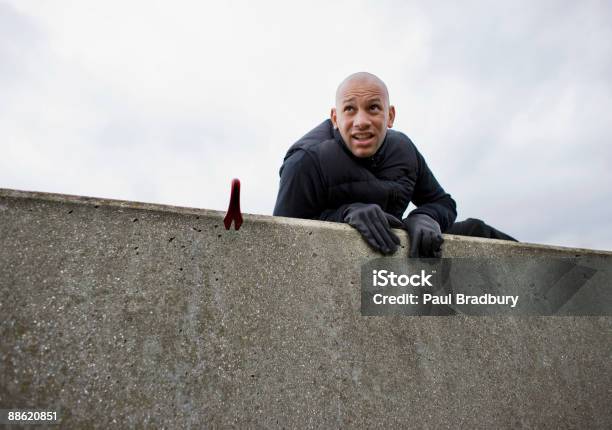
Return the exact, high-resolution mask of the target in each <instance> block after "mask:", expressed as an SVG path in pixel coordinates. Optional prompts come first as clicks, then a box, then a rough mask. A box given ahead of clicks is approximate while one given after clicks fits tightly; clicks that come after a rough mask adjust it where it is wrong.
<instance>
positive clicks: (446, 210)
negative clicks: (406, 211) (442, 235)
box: [410, 148, 457, 232]
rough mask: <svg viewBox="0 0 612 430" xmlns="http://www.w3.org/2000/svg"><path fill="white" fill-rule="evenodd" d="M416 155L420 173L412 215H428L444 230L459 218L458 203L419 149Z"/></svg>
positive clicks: (413, 198) (415, 189) (413, 199)
mask: <svg viewBox="0 0 612 430" xmlns="http://www.w3.org/2000/svg"><path fill="white" fill-rule="evenodd" d="M415 149H416V148H415ZM416 155H417V165H418V173H419V174H418V177H417V182H416V185H415V188H414V193H413V195H412V201H413V202H414V204H415V205H416V206H417V208H416V209H415V210H413V211H412V212H410V215H414V214H424V215H428V216H430V217H431V218H433V219H434V220H435V221H437V222H438V224H440V229H441V230H442V231H443V232H444V231H446V230H448V229H449V228H450V227H451V226H452V225H453V223H454V222H455V218H457V205H456V203H455V201H454V200H453V199H452V197H451V196H450V194H448V193H447V192H445V191H444V189H443V188H442V187H441V186H440V184H439V183H438V181H437V180H436V178H435V176H434V175H433V173H432V172H431V170H429V167H428V166H427V163H426V162H425V159H424V158H423V156H422V155H421V153H420V152H419V151H418V150H416Z"/></svg>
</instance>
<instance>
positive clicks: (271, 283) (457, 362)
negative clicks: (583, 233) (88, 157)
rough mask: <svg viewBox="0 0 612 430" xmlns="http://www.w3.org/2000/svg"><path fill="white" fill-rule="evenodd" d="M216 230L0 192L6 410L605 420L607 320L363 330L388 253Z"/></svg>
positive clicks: (263, 231)
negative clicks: (372, 270)
mask: <svg viewBox="0 0 612 430" xmlns="http://www.w3.org/2000/svg"><path fill="white" fill-rule="evenodd" d="M222 217H223V214H222V213H219V212H214V211H207V210H198V209H187V208H177V207H169V206H160V205H147V204H140V203H133V202H120V201H109V200H98V199H92V198H79V197H70V196H62V195H52V194H42V193H26V192H18V191H11V190H0V408H14V407H19V408H59V409H60V411H61V415H62V416H63V422H64V424H65V427H69V428H74V427H84V426H85V427H94V428H96V427H97V428H107V427H109V426H111V425H112V424H113V423H118V424H119V425H120V426H121V427H139V428H140V427H143V426H153V427H162V426H165V427H170V428H175V427H176V428H202V427H210V426H212V427H225V426H236V427H272V428H282V427H284V428H292V427H326V428H327V427H331V428H336V427H367V428H370V427H372V428H389V427H418V428H450V427H452V428H457V427H462V428H498V427H506V428H507V427H546V428H557V427H581V428H610V426H612V407H610V405H612V388H611V387H612V318H611V317H523V318H518V317H479V318H476V317H465V316H453V317H362V316H360V312H359V309H360V288H359V282H360V280H359V277H360V267H361V265H362V264H363V263H364V262H366V261H368V260H369V259H373V258H377V257H378V255H376V254H374V253H373V252H371V251H370V250H369V249H368V247H367V246H366V245H365V243H364V242H363V241H362V240H361V238H360V237H359V235H358V234H357V233H356V232H355V231H354V230H353V229H352V228H350V227H349V226H346V225H341V224H333V223H323V222H314V221H303V220H291V219H284V218H272V217H265V216H253V215H247V216H245V222H244V224H243V226H242V228H241V230H239V231H234V230H230V231H226V230H225V229H224V228H223V224H222ZM404 246H405V242H404ZM400 252H406V250H405V249H403V250H401V251H400ZM444 253H445V256H491V255H534V256H535V255H569V253H571V255H575V254H592V255H599V256H601V257H602V258H610V259H612V253H603V252H594V251H586V250H571V249H564V248H552V247H544V246H538V245H527V244H511V243H504V242H497V241H485V240H477V239H465V238H458V237H452V236H447V237H446V243H445V248H444ZM611 261H612V260H611Z"/></svg>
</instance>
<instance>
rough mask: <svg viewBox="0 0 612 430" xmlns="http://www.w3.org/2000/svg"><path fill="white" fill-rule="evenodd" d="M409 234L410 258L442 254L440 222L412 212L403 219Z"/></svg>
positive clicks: (437, 256)
mask: <svg viewBox="0 0 612 430" xmlns="http://www.w3.org/2000/svg"><path fill="white" fill-rule="evenodd" d="M403 223H404V227H405V228H406V230H408V236H410V252H409V253H408V256H409V257H410V258H419V257H436V258H439V257H440V256H442V250H441V249H440V246H442V242H444V239H443V238H442V232H441V231H440V224H438V222H437V221H436V220H435V219H433V218H432V217H430V216H428V215H425V214H414V215H410V216H408V218H405V219H404V220H403Z"/></svg>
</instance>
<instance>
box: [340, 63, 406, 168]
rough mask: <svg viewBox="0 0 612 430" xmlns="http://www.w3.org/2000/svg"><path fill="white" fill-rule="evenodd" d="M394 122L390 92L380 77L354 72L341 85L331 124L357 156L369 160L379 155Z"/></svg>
mask: <svg viewBox="0 0 612 430" xmlns="http://www.w3.org/2000/svg"><path fill="white" fill-rule="evenodd" d="M394 119H395V108H394V107H393V106H391V105H390V104H389V91H388V90H387V86H386V85H385V83H384V82H383V81H382V80H380V78H378V77H377V76H375V75H373V74H371V73H367V72H359V73H353V74H352V75H350V76H349V77H347V78H346V79H345V80H343V81H342V83H341V84H340V85H339V86H338V89H337V90H336V106H335V107H333V108H332V110H331V121H332V123H333V125H334V128H336V129H337V130H338V131H339V132H340V135H341V136H342V140H343V141H344V144H345V145H346V147H347V148H348V149H349V150H350V151H351V152H352V153H353V155H354V156H356V157H359V158H366V157H371V156H373V155H374V154H376V152H377V151H378V149H379V148H380V147H381V145H382V144H383V141H384V140H385V136H386V134H387V128H390V127H393V120H394Z"/></svg>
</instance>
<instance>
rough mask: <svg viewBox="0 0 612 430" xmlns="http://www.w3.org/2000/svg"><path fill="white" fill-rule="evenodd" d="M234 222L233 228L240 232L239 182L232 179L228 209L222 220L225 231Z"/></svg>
mask: <svg viewBox="0 0 612 430" xmlns="http://www.w3.org/2000/svg"><path fill="white" fill-rule="evenodd" d="M232 221H234V228H235V229H236V230H240V226H241V225H242V214H241V213H240V180H238V179H232V192H231V194H230V202H229V208H227V214H226V215H225V218H223V224H224V225H225V229H226V230H229V229H230V226H231V225H232Z"/></svg>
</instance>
